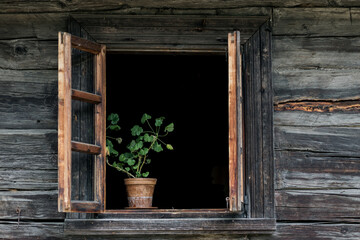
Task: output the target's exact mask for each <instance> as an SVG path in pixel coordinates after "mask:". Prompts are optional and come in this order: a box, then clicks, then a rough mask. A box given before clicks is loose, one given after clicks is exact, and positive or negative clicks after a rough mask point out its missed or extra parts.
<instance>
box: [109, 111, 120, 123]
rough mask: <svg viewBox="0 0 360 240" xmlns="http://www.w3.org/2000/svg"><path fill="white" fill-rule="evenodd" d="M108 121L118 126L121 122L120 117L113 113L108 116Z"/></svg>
mask: <svg viewBox="0 0 360 240" xmlns="http://www.w3.org/2000/svg"><path fill="white" fill-rule="evenodd" d="M107 120H109V121H111V124H117V123H118V122H119V115H118V114H117V113H112V114H110V115H109V116H108V118H107Z"/></svg>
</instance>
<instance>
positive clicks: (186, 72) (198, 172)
mask: <svg viewBox="0 0 360 240" xmlns="http://www.w3.org/2000/svg"><path fill="white" fill-rule="evenodd" d="M106 62H107V93H106V96H107V100H106V101H107V110H106V112H107V114H110V113H112V112H116V113H118V114H119V116H120V122H119V124H120V126H121V128H122V129H121V130H120V131H119V132H118V134H119V135H120V136H121V137H122V138H123V143H122V144H121V145H120V149H123V150H125V148H126V145H127V144H128V143H129V142H130V141H129V140H128V139H129V137H130V129H131V127H132V126H133V125H134V124H137V123H139V122H140V118H141V116H142V114H143V113H148V114H150V115H152V116H153V117H160V116H164V117H166V120H168V121H169V122H174V124H175V131H174V132H173V133H172V134H171V135H169V138H168V140H169V142H170V143H171V144H172V145H173V146H174V148H175V150H174V151H164V152H162V153H160V154H156V153H152V156H151V159H152V163H151V164H150V165H149V168H148V170H149V171H150V176H151V177H155V178H157V179H158V182H157V185H156V187H155V193H154V202H153V206H156V207H158V208H159V209H172V208H174V209H199V208H226V200H225V198H226V197H227V196H228V194H229V175H228V168H229V153H228V151H229V145H228V63H227V61H226V57H225V56H222V55H155V54H151V55H149V54H146V55H141V54H109V53H108V54H107V59H106ZM125 177H126V176H125V174H122V173H120V172H118V171H116V170H115V169H114V168H111V167H108V166H107V169H106V208H107V209H123V208H124V207H126V206H127V199H126V192H125V186H124V184H123V179H124V178H125Z"/></svg>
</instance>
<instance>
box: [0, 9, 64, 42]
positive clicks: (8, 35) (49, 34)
mask: <svg viewBox="0 0 360 240" xmlns="http://www.w3.org/2000/svg"><path fill="white" fill-rule="evenodd" d="M42 4H43V3H41V4H38V5H42ZM0 11H1V10H0ZM67 18H68V16H67V14H61V13H59V14H52V13H45V14H37V13H36V14H1V15H0V40H7V39H8V40H11V39H21V38H36V39H41V40H50V39H52V40H56V39H57V36H58V35H57V34H58V32H59V31H66V30H67V27H66V22H67Z"/></svg>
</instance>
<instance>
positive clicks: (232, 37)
mask: <svg viewBox="0 0 360 240" xmlns="http://www.w3.org/2000/svg"><path fill="white" fill-rule="evenodd" d="M239 35H240V34H239V33H238V32H234V33H229V35H228V49H229V50H228V51H229V52H228V64H229V80H228V81H229V87H228V93H229V104H228V106H229V198H230V199H229V201H230V205H229V206H230V211H240V210H241V202H240V201H241V199H239V197H240V193H239V165H238V164H239V162H238V152H237V144H238V136H237V127H238V123H237V74H238V70H239V68H238V62H237V60H238V58H237V47H238V46H237V44H238V38H239V37H240V36H239Z"/></svg>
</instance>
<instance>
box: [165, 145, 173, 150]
mask: <svg viewBox="0 0 360 240" xmlns="http://www.w3.org/2000/svg"><path fill="white" fill-rule="evenodd" d="M166 148H167V149H169V150H174V148H173V146H171V144H166Z"/></svg>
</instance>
